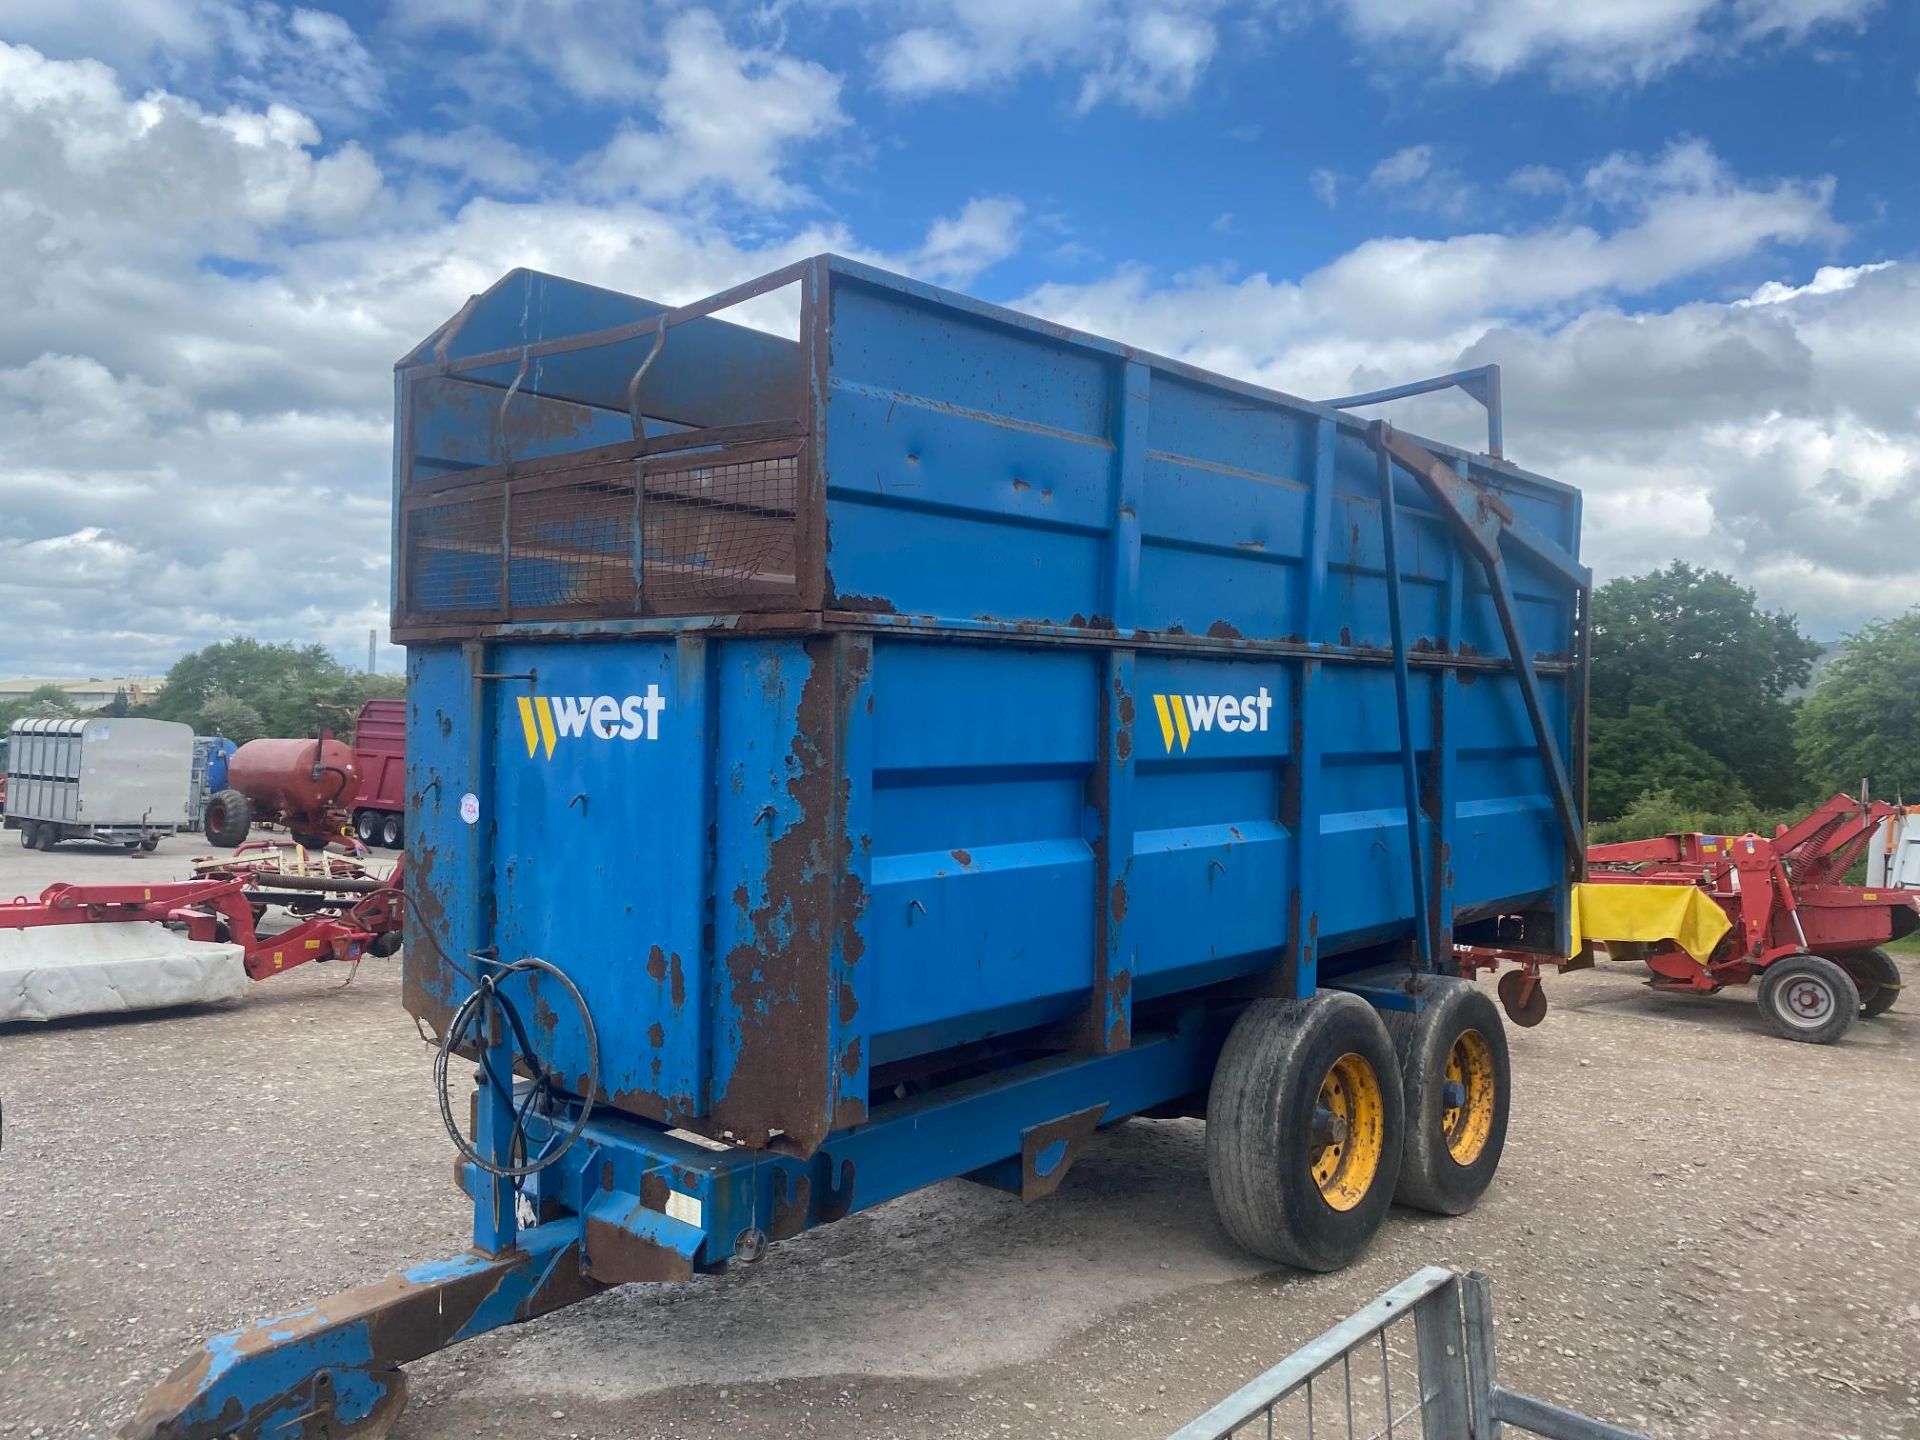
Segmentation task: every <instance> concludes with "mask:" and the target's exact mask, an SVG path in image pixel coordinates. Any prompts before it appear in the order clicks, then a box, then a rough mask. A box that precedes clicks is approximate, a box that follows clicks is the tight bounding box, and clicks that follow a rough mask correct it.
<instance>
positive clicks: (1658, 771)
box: [1587, 705, 1748, 833]
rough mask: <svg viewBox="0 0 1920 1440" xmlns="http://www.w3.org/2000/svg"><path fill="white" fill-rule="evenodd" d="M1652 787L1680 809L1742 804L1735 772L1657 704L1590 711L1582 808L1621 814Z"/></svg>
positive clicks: (1606, 814) (1609, 816) (1744, 800)
mask: <svg viewBox="0 0 1920 1440" xmlns="http://www.w3.org/2000/svg"><path fill="white" fill-rule="evenodd" d="M1656 791H1657V792H1660V793H1661V794H1663V795H1664V796H1665V797H1666V800H1667V802H1668V803H1669V804H1670V805H1673V806H1676V807H1678V808H1681V809H1685V810H1693V811H1706V810H1722V809H1728V808H1732V807H1736V806H1743V805H1745V804H1747V803H1748V797H1747V789H1746V786H1744V785H1742V784H1741V783H1740V780H1739V777H1738V776H1736V775H1735V774H1734V773H1733V771H1732V770H1730V769H1728V768H1727V767H1726V766H1725V765H1723V764H1722V763H1721V762H1720V761H1719V760H1717V759H1715V758H1714V757H1713V756H1712V755H1709V754H1708V753H1707V752H1706V751H1705V750H1702V749H1701V748H1700V747H1699V746H1698V745H1696V744H1694V742H1693V741H1692V740H1691V739H1689V738H1688V736H1687V732H1686V729H1685V727H1684V726H1682V725H1681V724H1680V723H1679V722H1678V721H1677V720H1675V719H1674V718H1673V717H1672V716H1671V715H1669V714H1668V713H1667V712H1666V711H1665V710H1663V709H1662V708H1660V707H1659V706H1657V705H1632V706H1629V707H1628V708H1627V713H1626V714H1625V715H1621V716H1617V717H1615V716H1607V715H1595V716H1594V717H1593V721H1592V728H1591V733H1590V748H1589V750H1588V752H1587V808H1588V810H1590V811H1591V812H1592V813H1593V814H1594V815H1595V816H1598V817H1601V818H1604V819H1612V818H1613V817H1615V816H1623V815H1625V814H1626V813H1627V812H1628V811H1629V810H1631V809H1632V808H1633V807H1634V805H1635V803H1636V802H1637V801H1639V800H1640V799H1641V798H1642V797H1643V796H1645V795H1648V794H1650V793H1653V792H1656ZM1661 833H1664V832H1661Z"/></svg>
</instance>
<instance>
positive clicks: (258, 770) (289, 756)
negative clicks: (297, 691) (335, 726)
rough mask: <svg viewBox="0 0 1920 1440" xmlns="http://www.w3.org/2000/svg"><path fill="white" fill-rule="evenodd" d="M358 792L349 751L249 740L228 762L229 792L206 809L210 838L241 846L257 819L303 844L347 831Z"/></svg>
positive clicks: (328, 743)
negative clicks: (272, 822)
mask: <svg viewBox="0 0 1920 1440" xmlns="http://www.w3.org/2000/svg"><path fill="white" fill-rule="evenodd" d="M359 788H360V775H359V772H358V770H356V769H355V768H354V763H353V750H352V748H351V747H350V746H348V745H346V744H344V743H342V742H341V741H339V740H335V739H334V738H333V737H332V736H325V737H323V738H321V739H319V740H312V739H301V740H249V741H248V742H247V743H246V744H244V745H242V746H241V747H240V748H239V749H238V750H235V751H234V752H233V757H232V758H231V759H230V760H228V761H227V788H226V789H225V790H222V791H221V792H220V793H219V794H218V795H215V796H214V797H213V798H212V799H211V800H210V801H209V802H208V804H207V838H208V839H209V840H211V841H213V843H214V844H216V845H238V844H239V843H240V842H241V841H242V840H244V839H245V838H246V831H247V827H248V826H249V825H250V824H251V822H252V821H254V820H276V821H278V822H279V823H281V824H282V825H285V826H286V827H287V829H289V830H291V831H292V832H293V838H294V839H296V840H298V841H299V842H300V843H301V844H303V845H316V846H317V845H325V844H326V843H327V842H328V841H329V840H332V839H336V838H338V836H339V835H340V833H341V832H342V830H343V829H345V827H346V824H347V819H348V814H349V811H350V809H351V807H352V805H353V797H354V795H355V794H356V793H357V792H358V791H359Z"/></svg>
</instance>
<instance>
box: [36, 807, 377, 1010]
mask: <svg viewBox="0 0 1920 1440" xmlns="http://www.w3.org/2000/svg"><path fill="white" fill-rule="evenodd" d="M404 906H405V896H404V876H403V867H402V866H401V865H399V864H396V865H395V866H394V869H393V871H392V873H391V874H389V875H384V876H381V875H375V874H372V873H370V872H369V871H368V870H367V869H366V867H365V866H363V865H361V864H360V863H359V862H357V861H354V860H350V859H347V858H345V857H343V856H338V855H329V854H326V853H324V852H320V853H312V854H310V853H309V852H307V851H305V850H304V849H302V848H301V847H298V846H277V845H262V844H259V843H258V842H256V843H255V844H253V845H250V846H247V847H245V848H244V849H243V850H241V851H240V852H239V853H237V854H235V855H233V856H224V857H219V858H217V859H212V860H204V861H201V862H199V863H198V864H197V865H196V866H195V874H194V875H193V877H192V878H191V879H187V880H179V881H163V882H152V883H143V884H113V885H73V884H55V885H49V886H47V887H46V889H44V890H43V891H41V892H40V895H39V896H38V898H35V899H28V898H27V897H25V896H19V897H16V898H15V899H13V900H11V901H5V902H0V1021H11V1020H54V1019H64V1018H67V1017H69V1016H74V1015H86V1014H100V1013H110V1012H121V1011H129V1010H146V1009H156V1008H161V1007H164V1006H170V1005H183V1004H199V1003H207V1002H210V1001H218V1000H230V999H234V998H237V997H238V996H239V995H241V994H244V993H245V991H246V989H247V985H248V982H249V981H258V980H266V979H269V978H271V977H272V976H275V975H279V974H282V973H284V972H285V971H287V970H291V969H293V968H295V967H296V966H300V965H305V964H307V963H309V962H314V961H335V960H337V961H343V962H346V963H348V964H354V963H357V962H358V961H359V960H361V959H362V958H363V957H365V956H367V955H376V956H386V955H392V954H393V953H394V952H395V951H397V950H398V949H399V948H400V943H401V934H402V923H403V920H404ZM269 907H282V908H284V909H285V910H286V911H287V912H288V914H289V915H290V916H291V918H292V920H293V923H292V924H291V925H289V926H287V927H286V928H284V929H280V930H277V931H273V932H271V933H269V932H267V931H265V930H263V929H262V928H261V922H262V921H263V920H264V919H265V917H266V915H267V912H268V909H269ZM56 927H57V928H56ZM67 927H85V928H84V929H82V930H74V929H70V928H67Z"/></svg>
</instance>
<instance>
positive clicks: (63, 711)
mask: <svg viewBox="0 0 1920 1440" xmlns="http://www.w3.org/2000/svg"><path fill="white" fill-rule="evenodd" d="M79 713H80V712H79V711H78V710H76V709H74V707H73V702H72V701H70V700H68V699H67V692H66V691H64V690H62V689H61V688H60V687H59V686H58V685H38V686H35V687H34V688H33V689H32V690H29V691H28V692H27V693H26V694H25V695H23V696H21V697H20V698H19V699H18V700H8V701H5V702H4V703H0V733H4V732H5V731H6V730H7V729H9V728H10V727H11V726H12V724H13V722H14V721H16V720H39V719H56V720H57V719H63V718H66V717H69V716H73V715H78V714H79Z"/></svg>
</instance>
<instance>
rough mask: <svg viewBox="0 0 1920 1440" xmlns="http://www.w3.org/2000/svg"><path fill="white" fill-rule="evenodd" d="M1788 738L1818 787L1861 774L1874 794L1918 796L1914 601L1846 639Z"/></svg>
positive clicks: (1918, 627) (1835, 786)
mask: <svg viewBox="0 0 1920 1440" xmlns="http://www.w3.org/2000/svg"><path fill="white" fill-rule="evenodd" d="M1795 738H1796V739H1797V741H1798V744H1799V750H1800V763H1801V764H1802V765H1803V766H1805V767H1806V773H1807V777H1808V779H1809V780H1811V781H1813V782H1814V783H1816V784H1817V785H1818V786H1819V787H1820V788H1821V790H1822V791H1824V792H1827V793H1829V794H1831V793H1833V792H1835V791H1841V790H1845V791H1848V792H1849V793H1850V792H1852V790H1853V789H1854V787H1856V786H1857V785H1859V783H1860V781H1861V780H1862V779H1867V780H1870V781H1872V783H1873V791H1874V793H1875V794H1876V795H1881V796H1885V797H1887V798H1888V799H1891V798H1893V797H1894V796H1895V795H1901V796H1904V797H1905V798H1906V799H1908V800H1910V801H1915V800H1920V607H1916V608H1914V609H1912V610H1909V611H1907V613H1906V614H1904V615H1900V616H1896V617H1895V618H1894V619H1892V620H1874V621H1871V622H1869V623H1868V624H1866V625H1865V626H1863V627H1861V629H1860V630H1859V632H1858V633H1856V634H1853V635H1849V636H1848V637H1847V643H1846V648H1845V649H1843V650H1842V651H1841V652H1840V654H1839V655H1838V656H1836V657H1835V658H1834V660H1833V662H1832V663H1831V664H1830V665H1828V666H1827V668H1826V673H1825V674H1823V675H1822V676H1821V679H1820V686H1819V688H1818V689H1816V690H1815V691H1814V692H1813V694H1812V695H1810V696H1808V697H1807V700H1806V702H1805V703H1804V704H1803V705H1802V706H1801V707H1800V714H1799V717H1798V723H1797V724H1796V726H1795Z"/></svg>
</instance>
